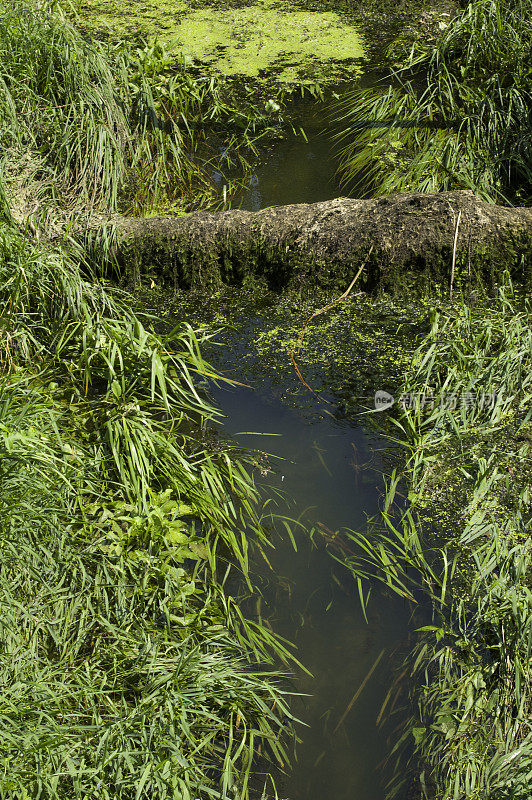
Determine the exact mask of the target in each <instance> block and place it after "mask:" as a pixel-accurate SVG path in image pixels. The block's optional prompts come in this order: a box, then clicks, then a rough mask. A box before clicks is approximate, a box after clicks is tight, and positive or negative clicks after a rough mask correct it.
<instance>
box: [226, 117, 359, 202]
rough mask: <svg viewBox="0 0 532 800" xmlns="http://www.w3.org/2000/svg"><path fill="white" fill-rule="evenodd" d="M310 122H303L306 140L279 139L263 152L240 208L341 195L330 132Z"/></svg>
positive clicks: (330, 198)
mask: <svg viewBox="0 0 532 800" xmlns="http://www.w3.org/2000/svg"><path fill="white" fill-rule="evenodd" d="M310 122H311V121H309V124H307V125H306V126H305V130H306V133H307V136H308V141H305V140H304V138H303V137H302V136H299V137H298V138H290V139H287V140H281V141H279V142H276V143H275V145H272V146H271V147H270V148H269V149H266V150H265V151H264V152H262V154H261V157H260V161H259V163H258V165H257V167H256V169H255V172H254V174H253V175H252V176H251V178H250V179H249V183H248V188H247V190H246V192H245V193H244V195H243V198H242V204H241V208H244V209H246V210H247V211H259V210H260V209H261V208H268V207H269V206H275V205H285V204H290V203H317V202H320V201H322V200H332V199H334V198H335V197H340V196H341V195H342V189H341V187H340V182H339V177H338V175H337V174H336V171H337V165H338V160H337V158H336V156H335V154H334V152H333V144H332V142H331V138H330V135H329V134H327V133H325V132H323V131H321V130H320V128H319V127H318V126H317V124H316V125H314V126H313V125H312V124H310ZM344 194H345V190H344Z"/></svg>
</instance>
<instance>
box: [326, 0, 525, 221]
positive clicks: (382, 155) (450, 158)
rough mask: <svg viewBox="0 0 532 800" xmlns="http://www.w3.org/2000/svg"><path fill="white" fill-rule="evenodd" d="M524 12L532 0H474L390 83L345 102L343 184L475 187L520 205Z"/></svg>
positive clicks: (371, 189) (390, 188)
mask: <svg viewBox="0 0 532 800" xmlns="http://www.w3.org/2000/svg"><path fill="white" fill-rule="evenodd" d="M531 15H532V6H531V4H530V0H474V2H471V3H468V5H467V6H466V8H465V9H464V11H462V12H461V13H460V14H459V15H458V16H457V17H455V18H454V19H453V20H451V21H450V23H449V25H448V27H447V29H446V30H445V32H444V33H443V35H442V37H441V39H440V41H439V42H438V43H437V44H436V45H435V46H434V47H431V48H430V49H429V50H428V51H427V49H426V48H421V52H420V48H419V46H417V47H416V48H413V49H412V52H411V54H410V56H409V58H407V59H406V62H404V63H401V64H398V65H396V66H395V68H394V70H393V72H392V75H391V79H392V85H391V86H387V87H384V88H377V89H371V90H363V91H359V90H357V91H355V92H354V93H353V94H351V95H349V96H347V97H346V98H345V99H344V100H342V102H341V104H340V109H339V118H340V121H341V124H342V126H344V130H343V131H342V132H341V133H340V134H338V141H339V143H340V145H341V148H342V150H341V156H342V167H341V169H342V172H343V175H344V178H345V180H346V182H348V183H350V184H351V185H353V186H354V187H356V188H357V190H358V191H359V192H361V193H362V194H368V193H372V194H387V193H390V192H394V191H404V190H405V189H408V190H412V191H426V192H434V191H443V190H449V189H472V190H473V191H475V192H476V193H477V194H479V195H480V196H481V197H482V198H484V199H486V200H489V201H492V202H503V203H508V202H511V203H514V204H515V203H517V204H523V205H526V204H527V203H528V202H529V201H530V197H531V194H532V189H531V187H532V149H531V148H532V142H531V139H530V130H531V120H532V93H531V91H530V77H531V73H530V63H531V56H532V50H531V45H530V42H531V36H530V34H531V30H530V18H531ZM388 83H389V79H388Z"/></svg>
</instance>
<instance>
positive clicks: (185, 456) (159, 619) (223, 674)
mask: <svg viewBox="0 0 532 800" xmlns="http://www.w3.org/2000/svg"><path fill="white" fill-rule="evenodd" d="M0 241H1V242H2V247H1V249H0V308H1V312H0V316H1V318H2V323H3V324H2V341H1V349H0V358H1V362H2V376H1V378H0V449H1V458H0V465H1V466H0V505H1V511H2V513H1V515H0V516H1V523H0V528H1V537H0V539H1V545H0V548H1V551H2V552H1V558H0V561H1V565H2V566H1V568H0V603H1V606H2V620H1V623H0V640H1V642H2V646H1V649H0V673H1V679H0V680H1V685H2V687H3V689H2V692H1V693H0V716H1V719H2V730H3V737H2V745H1V746H0V763H1V773H0V774H1V777H0V797H5V798H8V797H9V798H17V800H18V798H28V797H34V796H37V795H38V796H40V797H43V798H44V797H49V798H65V799H66V798H68V800H72V798H75V797H79V798H82V797H83V798H86V797H87V796H98V797H99V798H130V797H138V798H149V797H150V798H151V797H155V796H157V797H158V798H165V797H168V798H170V797H172V798H174V797H176V796H178V797H191V798H199V797H231V798H234V797H242V798H243V797H247V792H248V788H247V787H248V783H249V780H250V775H251V774H252V767H256V763H257V760H260V761H261V762H262V761H263V759H264V758H265V757H266V758H271V759H273V760H274V761H277V762H278V763H279V762H281V763H283V764H284V763H286V753H285V751H284V749H283V746H282V745H281V743H280V736H281V735H282V733H283V731H284V730H285V727H286V723H287V721H288V720H289V719H290V713H289V710H288V706H287V700H286V697H285V692H284V690H283V689H282V688H281V679H280V676H279V675H278V673H277V672H276V671H275V670H274V669H273V667H272V663H273V659H275V660H276V662H277V663H278V662H279V659H281V660H285V661H286V660H287V659H288V658H289V654H288V651H287V649H286V647H285V645H284V644H283V643H282V642H281V641H280V640H279V641H278V640H276V638H275V637H274V636H273V635H272V634H271V632H270V631H267V630H266V629H264V630H263V629H262V628H261V626H260V625H259V624H257V623H252V622H248V621H247V620H246V619H245V618H243V616H242V614H241V613H240V612H239V610H238V605H237V604H236V602H235V598H232V597H231V596H230V595H229V594H227V593H226V592H225V590H224V589H223V586H222V579H221V578H217V577H216V576H217V574H218V570H219V569H220V568H221V566H223V570H222V573H221V574H222V575H223V573H224V572H225V571H226V570H227V568H228V565H229V564H233V565H234V566H233V567H232V568H231V569H232V570H234V569H235V568H236V565H238V566H239V569H240V571H241V572H242V573H243V575H244V576H245V577H246V578H247V576H248V571H247V570H248V552H249V549H250V547H252V546H253V541H255V542H256V543H257V544H258V545H259V546H260V541H261V537H262V539H264V533H263V527H262V524H261V520H260V517H259V514H258V510H257V509H258V506H257V499H258V496H257V491H256V489H255V487H254V484H253V480H252V478H251V474H250V469H252V467H253V462H252V461H250V463H249V464H246V459H245V457H243V456H240V457H237V456H236V455H235V454H232V452H231V450H230V448H229V447H228V446H223V447H222V446H220V445H218V446H217V448H216V449H213V448H212V447H210V446H209V445H208V444H207V442H206V441H205V442H204V441H202V436H201V430H202V428H204V427H205V425H206V423H207V422H208V421H209V420H210V419H212V418H213V417H214V416H216V413H217V412H216V411H215V409H213V408H212V407H211V406H210V405H209V404H208V402H206V400H205V399H204V398H203V397H202V396H200V394H199V393H198V390H197V389H196V386H195V380H196V378H197V377H198V376H206V375H212V372H211V370H210V368H209V366H208V365H207V364H206V363H205V362H204V361H203V360H202V358H201V355H200V351H199V347H200V343H201V341H202V338H203V336H204V334H203V333H201V332H200V333H199V335H198V334H196V333H195V332H194V331H192V330H191V329H190V328H189V327H187V326H183V327H182V328H180V329H176V330H174V331H172V332H171V333H170V334H169V335H168V336H167V337H166V338H161V337H160V336H157V335H156V334H155V333H153V332H152V331H151V330H150V329H149V328H147V327H145V325H144V324H143V323H142V321H141V320H140V319H139V318H138V317H135V316H134V315H133V314H132V313H131V312H129V311H128V310H127V308H126V305H125V300H126V298H122V297H121V296H120V295H118V296H114V295H113V294H112V293H109V291H108V290H106V289H105V288H104V287H103V286H102V285H100V284H98V282H97V281H95V280H91V281H88V280H87V279H85V278H84V277H82V275H81V268H82V265H80V264H79V263H76V262H75V261H73V260H72V259H70V258H69V257H68V256H66V255H65V252H64V251H62V250H61V249H60V248H55V249H51V248H50V247H49V246H48V247H41V246H36V245H35V243H34V242H33V241H31V240H28V238H27V237H25V236H23V235H22V234H21V233H20V232H18V231H17V230H16V229H15V228H14V226H12V225H6V224H4V225H3V226H2V229H1V240H0ZM248 580H249V579H248Z"/></svg>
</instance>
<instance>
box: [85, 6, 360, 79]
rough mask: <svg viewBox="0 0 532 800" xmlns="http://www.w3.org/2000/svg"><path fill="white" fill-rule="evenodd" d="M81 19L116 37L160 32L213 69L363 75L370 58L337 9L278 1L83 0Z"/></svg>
mask: <svg viewBox="0 0 532 800" xmlns="http://www.w3.org/2000/svg"><path fill="white" fill-rule="evenodd" d="M79 13H80V17H81V21H82V22H83V23H84V24H85V25H87V26H88V27H89V28H91V29H92V30H94V31H97V32H98V33H100V34H101V33H106V34H107V35H108V36H109V37H110V38H111V39H114V38H134V37H138V36H139V35H141V36H145V37H146V38H148V39H149V38H153V37H157V38H158V39H160V40H161V41H162V42H163V43H164V44H165V46H167V47H168V48H169V49H171V50H172V51H175V52H182V53H183V54H184V55H185V56H186V57H188V58H189V59H190V60H191V61H192V62H193V63H195V64H198V65H204V66H205V67H206V68H208V69H209V71H210V72H211V73H213V74H218V75H224V76H227V77H239V76H242V77H245V78H250V79H259V80H260V79H266V78H267V77H268V78H270V79H271V78H272V77H274V78H275V79H276V80H277V81H279V82H281V83H285V84H291V83H296V82H302V81H303V82H304V81H318V82H320V83H327V82H332V81H337V80H338V79H339V78H340V77H347V76H349V75H353V74H356V73H357V72H358V71H359V69H360V67H359V63H360V60H361V59H362V58H363V57H364V44H363V39H362V36H361V34H360V32H359V31H358V29H357V28H356V27H355V26H354V25H351V24H350V23H349V22H346V21H345V20H343V19H342V18H341V17H340V15H339V14H336V13H334V12H332V11H329V12H317V11H302V10H297V9H295V8H292V7H291V6H289V5H287V4H285V3H283V4H281V3H279V2H272V0H257V1H256V2H250V3H247V4H245V5H242V6H240V7H232V6H231V5H230V4H229V3H225V4H221V3H220V4H218V5H216V6H214V5H204V6H200V7H198V6H197V5H193V4H192V3H190V2H184V1H183V0H175V2H171V0H146V1H145V2H141V0H130V2H128V3H126V2H124V0H80V5H79Z"/></svg>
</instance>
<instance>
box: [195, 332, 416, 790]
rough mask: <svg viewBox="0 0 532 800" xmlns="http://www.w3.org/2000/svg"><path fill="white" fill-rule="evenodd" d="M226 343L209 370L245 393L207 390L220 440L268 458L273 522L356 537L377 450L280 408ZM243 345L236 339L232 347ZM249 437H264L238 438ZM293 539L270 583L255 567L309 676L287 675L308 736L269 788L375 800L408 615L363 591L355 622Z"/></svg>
mask: <svg viewBox="0 0 532 800" xmlns="http://www.w3.org/2000/svg"><path fill="white" fill-rule="evenodd" d="M261 324H262V325H264V324H265V321H263V322H261V320H260V319H256V320H254V321H253V323H252V326H253V327H254V328H255V330H256V329H257V327H260V326H261ZM228 336H229V342H228V346H227V347H226V348H216V351H217V352H216V356H215V365H216V366H217V367H218V368H219V369H222V370H223V371H224V372H225V374H226V375H228V376H229V377H232V378H234V379H236V380H240V381H243V382H245V383H247V384H249V385H250V388H242V387H227V386H226V387H225V388H224V387H218V388H215V389H214V390H213V394H214V398H215V400H216V402H217V404H218V405H219V406H220V407H221V408H222V410H223V412H224V414H225V415H226V418H225V420H224V430H225V432H226V433H227V434H228V435H230V436H231V437H232V438H234V439H236V440H237V441H238V442H240V443H242V445H245V446H246V447H252V448H257V449H260V450H265V451H267V452H268V453H270V454H272V455H273V456H277V457H279V459H277V458H270V459H269V463H270V465H271V468H272V470H273V473H272V474H270V475H268V476H267V477H265V478H264V479H263V480H264V482H265V483H266V482H267V483H270V484H272V485H274V486H275V487H278V488H280V489H282V490H283V492H284V493H285V494H286V496H287V497H288V498H289V504H288V505H287V506H285V505H284V503H283V502H280V504H279V509H278V511H279V513H288V514H290V515H291V516H292V517H298V516H299V515H301V514H303V515H304V519H305V521H306V522H307V523H308V525H309V526H312V525H314V526H316V525H318V524H321V525H325V526H326V527H327V529H330V530H331V531H336V530H337V529H339V528H342V527H349V528H359V529H360V528H362V529H363V528H364V527H365V524H366V521H367V517H368V516H370V515H374V514H375V513H376V511H377V510H378V507H379V502H380V501H381V499H382V492H383V478H382V475H381V472H380V470H382V469H385V464H384V461H385V460H386V453H387V452H388V453H389V450H388V445H387V443H385V442H384V441H383V440H380V439H379V438H378V437H377V436H376V435H375V434H370V433H368V432H367V431H364V430H363V429H362V428H361V427H359V426H355V425H352V424H350V423H349V422H348V421H338V420H336V419H335V418H334V417H333V416H330V415H328V414H324V413H322V410H321V407H320V406H318V404H317V401H316V403H314V401H313V399H312V398H310V399H309V398H308V397H307V398H305V402H304V403H299V402H298V401H297V398H296V400H295V401H292V402H291V403H290V404H287V402H286V401H285V400H284V399H283V397H284V394H283V391H282V389H283V388H284V387H282V386H280V385H279V382H278V381H276V380H274V379H273V378H272V377H271V375H269V374H268V373H267V372H266V371H265V370H264V371H263V372H261V371H260V367H259V368H257V365H256V364H255V365H254V369H253V370H252V372H251V374H250V372H249V371H248V370H246V369H245V368H244V366H243V364H244V362H243V360H242V359H241V354H240V353H239V347H238V346H237V345H236V340H235V335H234V333H233V334H228ZM221 338H222V341H223V335H222V337H221ZM245 339H246V335H245V332H244V334H243V335H242V338H240V341H239V344H240V346H242V342H243V341H245ZM208 355H209V357H211V354H210V353H209V354H208ZM254 431H260V432H261V433H263V434H276V435H275V436H264V435H262V436H261V435H256V434H254V435H250V434H249V432H254ZM383 459H384V461H383ZM296 539H297V546H298V549H297V552H296V551H294V549H293V547H292V545H291V544H290V541H289V538H288V537H287V536H285V537H284V539H283V540H281V541H278V542H277V543H276V547H275V550H274V551H273V552H272V553H271V555H269V557H270V559H271V562H272V566H273V575H272V573H269V571H268V570H267V569H266V568H265V567H261V566H260V565H257V567H256V572H255V576H254V577H255V580H256V581H257V582H258V583H261V582H262V584H263V586H262V594H263V597H264V604H263V606H262V608H261V613H262V614H263V615H264V616H265V617H266V618H268V619H269V620H270V622H271V624H272V626H273V628H274V630H275V631H276V632H277V633H280V634H282V635H284V636H285V637H286V638H288V639H289V640H290V641H292V642H293V643H294V644H295V645H296V647H297V657H298V658H299V660H300V661H301V662H302V663H303V664H304V665H305V666H306V667H307V668H308V669H309V670H310V672H311V673H312V675H313V677H309V676H307V675H305V674H304V673H300V674H299V675H297V676H296V681H295V688H296V690H297V691H299V692H304V693H308V694H309V695H310V696H309V697H308V698H305V699H304V700H300V699H298V700H296V701H294V704H293V708H294V712H295V713H296V715H298V716H299V718H300V719H301V720H302V721H303V722H304V723H306V725H307V726H308V727H307V728H304V727H302V726H299V729H298V733H299V735H300V736H301V738H302V743H301V744H300V745H298V747H297V760H296V761H295V763H294V764H293V768H292V770H291V771H290V772H289V774H288V775H287V776H286V778H283V779H282V780H281V782H280V785H279V784H278V789H279V796H280V797H283V798H289V799H290V800H324V799H325V798H334V800H383V798H384V794H385V793H384V789H383V783H384V778H385V770H384V769H383V767H382V765H381V762H382V760H383V758H384V757H385V756H386V754H387V753H388V752H389V751H390V749H391V745H390V740H389V729H388V733H386V732H385V729H383V728H379V727H378V726H377V724H376V722H377V717H378V715H379V711H380V708H381V705H382V703H383V701H384V699H385V697H386V694H387V692H388V690H389V688H390V685H391V682H392V680H393V677H394V672H393V670H394V666H395V665H396V664H397V662H398V659H399V656H398V655H397V653H396V652H395V651H396V648H397V647H398V646H399V645H401V643H403V644H404V643H405V641H406V638H407V634H408V628H409V620H410V612H409V609H408V608H407V607H406V606H405V605H404V604H403V602H402V601H400V600H399V599H397V598H393V597H392V598H390V597H384V596H383V595H382V594H379V592H378V591H375V594H374V596H373V597H372V599H371V601H370V605H369V610H368V622H366V621H365V619H364V617H363V615H362V612H361V609H360V604H359V600H358V596H357V591H356V587H355V584H354V582H353V580H352V578H351V577H350V576H349V574H348V573H347V570H345V568H343V567H342V566H341V565H339V564H337V563H336V562H335V561H334V559H333V558H332V557H331V555H330V553H328V552H327V551H326V550H325V549H324V548H323V547H317V548H313V547H312V546H311V545H310V544H309V539H308V534H305V533H302V532H300V533H299V534H298V535H297V536H296ZM383 651H384V652H383ZM379 656H381V659H380V661H379V663H378V666H377V667H376V668H375V670H374V672H373V673H372V675H371V677H370V678H369V679H368V681H367V683H366V686H365V688H364V690H363V691H362V692H361V694H360V696H359V697H358V698H357V699H356V701H355V702H354V703H353V704H352V708H351V710H350V711H348V713H346V709H347V708H348V706H349V704H350V702H351V701H352V699H353V697H354V695H355V694H356V693H357V691H358V689H359V687H360V686H361V684H362V683H363V682H364V679H365V678H366V676H367V674H368V672H369V671H370V669H371V668H372V666H373V665H374V663H375V661H376V660H377V659H378V658H379ZM344 715H345V716H344ZM342 720H343V721H342ZM391 741H392V743H393V738H392V740H391Z"/></svg>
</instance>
